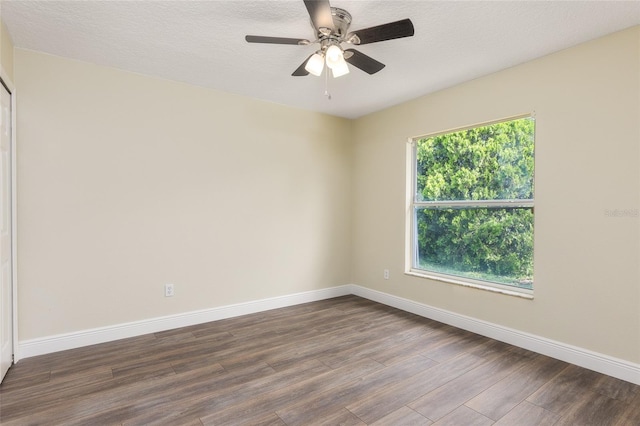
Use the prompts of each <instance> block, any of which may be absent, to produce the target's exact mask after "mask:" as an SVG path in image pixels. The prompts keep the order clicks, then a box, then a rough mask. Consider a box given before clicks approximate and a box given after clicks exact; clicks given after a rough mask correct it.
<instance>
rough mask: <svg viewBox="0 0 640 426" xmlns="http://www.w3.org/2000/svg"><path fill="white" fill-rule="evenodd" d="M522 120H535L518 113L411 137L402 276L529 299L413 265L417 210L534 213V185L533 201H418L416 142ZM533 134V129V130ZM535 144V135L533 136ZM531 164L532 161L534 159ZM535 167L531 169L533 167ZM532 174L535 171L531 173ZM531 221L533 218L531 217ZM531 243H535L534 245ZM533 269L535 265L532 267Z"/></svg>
mask: <svg viewBox="0 0 640 426" xmlns="http://www.w3.org/2000/svg"><path fill="white" fill-rule="evenodd" d="M523 118H530V119H533V120H535V114H534V113H529V114H521V115H516V116H512V117H507V118H502V119H499V120H492V121H488V122H483V123H478V124H473V125H470V126H464V127H459V128H454V129H450V130H445V131H441V132H435V133H428V134H426V135H421V136H415V137H411V138H409V140H408V143H407V156H406V158H407V171H408V172H407V183H406V188H407V210H406V211H407V219H406V247H405V274H407V275H412V276H416V277H421V278H427V279H432V280H436V281H442V282H446V283H450V284H456V285H461V286H464V287H472V288H477V289H481V290H487V291H492V292H496V293H502V294H507V295H510V296H517V297H522V298H525V299H533V290H529V289H525V288H518V287H515V286H510V285H506V284H500V283H497V282H492V281H483V280H476V279H472V278H467V277H462V276H457V275H449V274H444V273H439V272H434V271H428V270H425V269H419V268H417V267H416V266H415V265H417V263H418V235H417V218H416V212H417V210H418V209H419V208H421V207H423V208H424V207H427V208H434V207H438V208H460V207H492V208H500V207H506V208H514V207H516V208H518V207H520V208H531V209H532V211H533V210H534V200H535V186H534V198H532V199H513V200H448V201H419V200H418V199H417V170H416V169H417V161H416V146H417V141H418V140H420V139H425V138H430V137H435V136H439V135H443V134H447V133H454V132H459V131H464V130H469V129H473V128H476V127H484V126H490V125H492V124H497V123H503V122H507V121H514V120H519V119H523ZM534 132H535V128H534ZM534 143H535V134H534ZM534 162H535V159H534ZM534 164H535V163H534ZM534 167H535V166H534ZM534 175H535V171H534ZM534 218H535V215H534ZM534 241H535V227H534ZM534 244H535V243H534ZM534 268H535V265H534Z"/></svg>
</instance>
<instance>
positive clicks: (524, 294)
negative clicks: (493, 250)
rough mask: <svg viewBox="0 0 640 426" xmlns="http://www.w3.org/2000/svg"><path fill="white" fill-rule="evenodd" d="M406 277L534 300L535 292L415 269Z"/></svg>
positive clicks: (406, 272)
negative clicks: (510, 288)
mask: <svg viewBox="0 0 640 426" xmlns="http://www.w3.org/2000/svg"><path fill="white" fill-rule="evenodd" d="M405 274H406V275H411V276H414V277H419V278H427V279H430V280H435V281H441V282H445V283H449V284H455V285H459V286H462V287H470V288H475V289H478V290H485V291H490V292H493V293H500V294H505V295H507V296H514V297H520V298H522V299H528V300H533V292H532V291H527V290H522V291H517V290H509V289H507V288H501V287H497V286H496V287H494V286H492V285H490V284H483V283H482V282H480V281H474V280H465V279H464V278H460V279H456V278H454V277H451V276H448V275H440V274H436V273H433V272H428V271H419V270H415V269H410V270H408V271H405Z"/></svg>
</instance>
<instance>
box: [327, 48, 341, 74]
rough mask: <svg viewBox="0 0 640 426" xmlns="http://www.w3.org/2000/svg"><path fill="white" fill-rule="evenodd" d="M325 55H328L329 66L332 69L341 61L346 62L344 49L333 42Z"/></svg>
mask: <svg viewBox="0 0 640 426" xmlns="http://www.w3.org/2000/svg"><path fill="white" fill-rule="evenodd" d="M325 55H326V57H327V66H328V67H329V68H331V69H333V67H335V66H336V65H338V64H340V62H344V57H343V56H342V49H340V47H339V46H336V45H335V44H332V45H331V46H329V48H328V49H327V52H326V53H325Z"/></svg>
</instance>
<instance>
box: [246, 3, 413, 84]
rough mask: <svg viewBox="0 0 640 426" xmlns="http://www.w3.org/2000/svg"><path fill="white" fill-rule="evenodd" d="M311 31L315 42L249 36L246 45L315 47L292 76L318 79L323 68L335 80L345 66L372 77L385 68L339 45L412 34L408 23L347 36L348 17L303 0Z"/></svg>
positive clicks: (342, 11) (364, 30)
mask: <svg viewBox="0 0 640 426" xmlns="http://www.w3.org/2000/svg"><path fill="white" fill-rule="evenodd" d="M303 1H304V4H305V6H306V7H307V11H308V12H309V16H310V17H311V25H312V27H313V29H314V32H315V35H316V39H315V40H313V41H310V40H307V39H299V38H286V37H264V36H256V35H248V36H246V37H245V40H246V41H247V42H249V43H268V44H293V45H300V46H307V45H310V44H312V43H318V44H319V45H320V48H319V49H318V50H317V51H316V52H315V53H313V54H312V55H310V56H309V57H308V58H307V59H305V61H304V62H303V63H302V64H301V65H300V66H299V67H298V68H297V69H296V70H295V71H294V72H293V74H291V75H293V76H296V77H297V76H305V75H309V73H311V74H313V75H316V76H320V75H321V74H322V71H323V70H324V67H325V64H326V66H327V68H329V69H330V70H331V72H332V74H333V76H334V77H340V76H342V75H345V74H348V73H349V67H348V66H347V63H349V64H351V65H353V66H354V67H356V68H360V69H361V70H362V71H364V72H366V73H368V74H375V73H377V72H378V71H380V70H381V69H383V68H384V67H385V65H384V64H383V63H381V62H378V61H376V60H375V59H373V58H371V57H369V56H367V55H365V54H364V53H362V52H359V51H358V50H356V49H352V48H350V49H343V47H342V46H341V44H342V43H346V44H351V45H355V46H358V45H363V44H370V43H377V42H379V41H385V40H393V39H396V38H403V37H411V36H412V35H413V34H414V30H413V23H412V22H411V20H410V19H403V20H400V21H396V22H389V23H387V24H382V25H377V26H375V27H370V28H364V29H361V30H357V31H352V32H349V26H350V25H351V15H350V14H349V12H347V11H346V10H344V9H340V8H337V7H331V5H330V4H329V0H303Z"/></svg>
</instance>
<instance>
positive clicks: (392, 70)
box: [1, 0, 640, 118]
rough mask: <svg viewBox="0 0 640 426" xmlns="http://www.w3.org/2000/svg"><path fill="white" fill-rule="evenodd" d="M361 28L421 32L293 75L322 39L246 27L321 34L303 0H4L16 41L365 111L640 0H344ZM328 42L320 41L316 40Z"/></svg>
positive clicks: (631, 19) (338, 109)
mask: <svg viewBox="0 0 640 426" xmlns="http://www.w3.org/2000/svg"><path fill="white" fill-rule="evenodd" d="M331 5H332V6H335V7H341V8H343V9H346V10H348V11H349V12H350V13H351V15H352V16H353V23H352V24H351V28H350V29H351V30H357V29H359V28H366V27H370V26H374V25H379V24H383V23H387V22H391V21H396V20H399V19H403V18H410V19H411V20H412V21H413V24H414V27H415V36H414V37H410V38H404V39H397V40H390V41H385V42H380V43H375V44H369V45H364V46H360V47H357V49H358V50H360V51H361V52H363V53H365V54H367V55H369V56H371V57H373V58H375V59H377V60H378V61H380V62H383V63H385V64H386V65H387V66H386V68H384V69H383V70H382V71H380V72H379V73H377V74H374V75H371V76H370V75H368V74H365V73H364V72H362V71H360V70H358V69H355V68H353V67H351V70H352V71H351V73H350V74H348V75H347V76H344V77H340V78H338V79H333V78H330V79H329V81H328V84H329V92H330V93H331V95H332V99H331V100H328V99H327V98H326V97H325V96H324V92H325V78H324V76H323V77H314V76H311V75H309V76H307V77H292V76H291V73H292V72H293V71H294V70H295V69H296V68H297V67H298V66H299V65H300V64H301V63H302V62H303V61H304V60H305V59H306V58H307V57H308V56H309V55H310V54H311V53H313V51H314V50H315V48H314V46H313V45H312V46H292V45H270V44H249V43H247V42H245V41H244V36H245V35H246V34H253V35H265V36H280V37H295V38H308V39H313V36H314V34H313V30H312V28H311V25H310V22H309V15H308V13H307V10H306V8H305V5H304V3H303V2H302V0H287V1H274V0H268V1H267V0H234V1H231V0H227V1H222V0H217V1H212V0H210V1H191V0H182V1H155V0H143V1H113V0H109V1H96V0H92V1H49V0H47V1H25V0H19V1H16V0H2V3H1V7H2V10H1V16H2V19H3V21H4V22H5V23H6V25H7V28H8V30H9V33H10V34H11V37H12V39H13V43H14V46H15V47H19V48H25V49H32V50H37V51H42V52H46V53H50V54H53V55H58V56H63V57H67V58H74V59H79V60H82V61H87V62H92V63H96V64H100V65H106V66H111V67H115V68H119V69H123V70H129V71H134V72H137V73H142V74H147V75H155V76H160V77H164V78H167V79H171V80H177V81H182V82H187V83H191V84H195V85H199V86H205V87H211V88H215V89H219V90H223V91H226V92H231V93H236V94H240V95H245V96H250V97H253V98H259V99H264V100H267V101H271V102H276V103H279V104H285V105H289V106H293V107H298V108H304V109H308V110H314V111H320V112H324V113H328V114H332V115H337V116H342V117H348V118H356V117H360V116H362V115H365V114H368V113H370V112H373V111H377V110H380V109H383V108H385V107H388V106H391V105H394V104H397V103H400V102H403V101H406V100H409V99H413V98H416V97H418V96H421V95H425V94H428V93H431V92H434V91H437V90H440V89H443V88H446V87H450V86H453V85H455V84H458V83H461V82H464V81H468V80H471V79H474V78H477V77H479V76H482V75H486V74H489V73H492V72H494V71H498V70H501V69H504V68H508V67H511V66H513V65H516V64H519V63H522V62H526V61H528V60H531V59H534V58H537V57H540V56H543V55H546V54H549V53H552V52H555V51H558V50H560V49H564V48H567V47H570V46H573V45H576V44H578V43H581V42H584V41H587V40H590V39H594V38H597V37H600V36H603V35H605V34H609V33H612V32H615V31H618V30H621V29H624V28H627V27H630V26H633V25H638V24H640V1H627V2H622V1H602V2H601V1H533V2H532V1H516V0H513V1H417V0H414V1H400V0H397V1H394V0H385V1H380V0H332V2H331ZM316 46H317V45H316Z"/></svg>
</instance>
